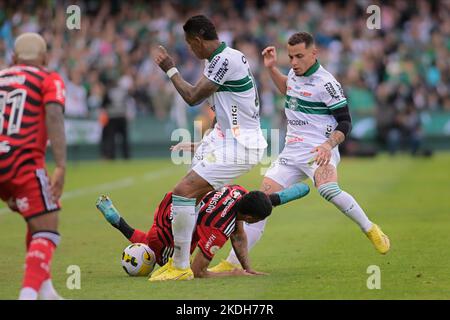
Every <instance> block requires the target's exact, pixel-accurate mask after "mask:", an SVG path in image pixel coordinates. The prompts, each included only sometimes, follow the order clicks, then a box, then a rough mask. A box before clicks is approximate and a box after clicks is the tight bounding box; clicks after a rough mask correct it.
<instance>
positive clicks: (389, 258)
mask: <svg viewBox="0 0 450 320" xmlns="http://www.w3.org/2000/svg"><path fill="white" fill-rule="evenodd" d="M449 163H450V154H437V155H436V156H435V157H433V158H431V159H413V158H409V157H406V156H399V157H395V158H390V157H388V156H379V157H377V158H375V159H348V158H346V159H343V160H342V161H341V164H340V166H339V174H340V186H341V187H342V189H344V190H346V191H348V192H349V193H351V194H352V195H353V196H354V197H355V198H356V199H357V201H358V202H359V203H360V205H361V206H362V207H363V208H364V209H365V211H366V212H367V213H368V215H369V217H370V218H371V219H372V220H373V221H375V222H376V223H378V224H379V225H380V226H381V227H382V228H383V230H384V231H385V232H386V233H387V234H388V235H389V236H390V239H391V243H392V249H391V251H390V252H389V254H388V255H386V256H381V255H379V254H378V253H377V252H376V251H375V249H374V248H373V247H372V244H371V243H370V242H369V240H368V239H367V238H366V236H365V235H364V234H363V233H362V232H361V231H360V230H359V228H358V227H357V226H356V225H355V224H354V223H353V222H351V221H350V220H349V219H348V218H347V217H345V216H344V215H343V214H342V213H341V212H339V211H338V210H337V209H336V208H335V207H334V206H333V205H331V204H329V203H327V202H326V201H325V200H323V199H322V198H320V196H319V195H318V193H317V192H316V190H315V189H312V191H311V193H310V194H309V195H308V196H307V197H306V198H305V199H302V200H299V201H296V202H293V203H290V204H288V205H286V206H284V207H279V208H277V209H275V210H274V212H273V214H272V216H271V217H270V219H269V222H268V224H267V227H266V231H265V233H264V236H263V238H262V240H261V241H260V242H259V243H258V245H257V246H256V247H255V248H254V250H253V251H252V252H251V255H250V257H251V261H252V264H253V266H254V268H255V269H256V270H260V271H265V272H268V273H270V275H268V276H258V277H244V278H242V277H238V278H225V279H198V280H197V279H196V280H194V281H188V282H164V283H150V282H148V281H147V279H146V278H131V277H128V276H127V275H126V274H125V272H124V271H123V270H122V268H121V265H120V256H121V253H122V249H123V248H124V247H125V246H126V245H127V244H128V243H127V241H126V239H124V238H123V237H122V235H121V234H119V233H118V231H117V230H115V229H113V228H112V227H111V226H109V225H108V224H107V223H106V221H105V220H104V219H103V217H102V216H101V215H100V213H99V212H97V210H96V209H95V206H94V203H95V200H96V198H97V196H98V195H100V194H102V193H106V194H108V195H110V196H111V198H112V199H113V200H114V201H115V203H116V206H117V207H118V209H119V210H120V211H121V212H122V214H123V215H124V217H126V219H127V221H128V222H129V223H130V224H131V225H133V226H134V227H137V228H140V229H144V230H145V231H146V230H147V229H148V228H149V227H150V225H151V222H152V218H153V212H154V208H155V207H156V205H157V204H158V203H159V201H160V200H161V199H162V197H163V195H164V193H165V192H166V191H168V190H170V189H171V188H172V187H173V186H174V185H175V183H176V182H177V180H179V179H180V178H181V177H182V175H183V174H184V173H185V171H186V167H183V166H175V165H173V164H172V163H171V162H170V160H145V161H130V162H115V163H105V162H81V163H76V164H70V166H69V167H68V174H67V180H66V188H65V198H64V200H63V207H64V210H63V211H62V213H61V215H60V232H61V234H62V243H61V245H60V247H59V248H58V250H57V251H56V253H55V256H54V262H53V265H52V269H53V279H54V280H53V281H54V285H55V287H56V289H57V290H58V291H59V293H60V294H61V295H62V296H63V297H65V298H68V299H450V248H449V247H450V179H449V177H450V166H449ZM261 179H262V176H261V175H260V170H259V169H254V170H252V172H250V173H248V174H246V175H245V176H243V177H242V178H240V179H239V180H238V181H237V182H238V183H240V184H242V185H243V186H245V187H247V188H249V189H255V188H258V187H259V184H260V182H261ZM308 183H310V182H308ZM0 206H1V207H0V253H1V257H2V258H1V259H0V299H16V298H17V296H18V292H19V289H20V284H21V280H22V271H23V262H24V256H25V249H24V235H25V223H24V222H23V221H22V219H21V218H20V216H18V215H16V214H12V213H10V212H8V211H7V209H5V206H4V204H1V205H0ZM229 248H230V244H229V243H228V244H227V245H226V247H225V248H223V249H222V250H221V251H220V252H219V253H218V255H217V257H216V258H215V260H214V261H213V264H215V263H216V262H218V261H220V259H221V258H224V257H225V256H226V255H227V254H228V251H229ZM70 265H77V266H79V267H80V270H81V289H79V290H76V289H75V290H69V289H68V288H67V287H66V281H67V278H68V277H69V276H70V274H68V273H67V268H68V267H69V266H70ZM371 265H376V266H379V267H380V270H381V289H379V290H377V289H374V290H369V289H368V288H367V285H366V283H367V279H368V277H369V276H370V274H368V273H367V268H368V267H369V266H371Z"/></svg>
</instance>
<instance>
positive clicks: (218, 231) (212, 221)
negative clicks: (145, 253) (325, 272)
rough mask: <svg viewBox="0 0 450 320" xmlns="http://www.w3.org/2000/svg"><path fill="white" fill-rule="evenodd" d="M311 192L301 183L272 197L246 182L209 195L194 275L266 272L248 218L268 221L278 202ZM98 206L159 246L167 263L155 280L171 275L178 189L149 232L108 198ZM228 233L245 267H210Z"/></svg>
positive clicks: (200, 220) (129, 232) (138, 239)
mask: <svg viewBox="0 0 450 320" xmlns="http://www.w3.org/2000/svg"><path fill="white" fill-rule="evenodd" d="M308 191H309V188H308V187H307V186H306V185H304V184H302V183H299V184H295V185H293V186H291V188H289V189H287V190H284V191H282V192H279V193H274V194H271V195H270V196H268V195H266V194H265V193H263V192H261V191H252V192H247V190H245V189H244V188H243V187H241V186H238V185H227V186H224V187H223V188H221V189H220V190H217V191H211V192H209V193H208V194H206V195H205V196H204V197H203V198H202V200H201V202H200V203H199V205H198V206H197V212H196V227H195V229H194V233H193V236H192V242H191V247H190V253H191V254H192V253H193V251H194V249H195V248H196V247H198V248H199V251H198V253H197V254H196V256H195V258H194V259H193V262H192V265H191V269H192V271H193V273H194V276H195V277H196V278H205V277H219V276H233V275H257V274H261V273H259V272H257V271H254V270H253V269H252V268H251V266H250V262H249V258H248V250H247V237H246V234H245V232H244V227H243V223H244V222H246V223H249V224H251V223H255V222H258V221H261V220H264V219H266V218H267V217H268V216H269V215H270V214H271V212H272V206H276V205H280V204H283V203H286V202H289V201H292V200H295V199H299V198H301V197H303V196H305V195H306V194H307V193H308ZM96 206H97V208H98V209H99V210H100V212H101V213H102V214H103V215H104V217H105V218H106V220H107V221H108V222H109V223H111V225H112V226H114V227H115V228H117V229H118V230H120V232H121V233H122V234H123V235H124V236H125V237H126V238H127V239H128V240H130V242H132V243H145V244H147V245H148V246H149V247H150V249H151V250H152V251H153V252H152V254H153V255H154V258H155V259H154V260H155V261H156V263H158V264H159V265H160V266H162V267H161V268H159V269H158V270H157V271H155V272H153V274H152V275H151V277H150V279H149V280H150V281H161V280H166V278H165V276H167V273H168V271H169V270H170V266H171V265H172V263H173V260H172V259H171V256H172V255H173V252H174V238H173V225H172V219H173V206H172V192H169V193H167V194H166V195H165V197H164V199H163V200H162V201H161V203H160V204H159V206H158V208H157V209H156V211H155V214H154V220H153V225H152V227H151V228H150V230H149V231H148V232H147V233H145V232H143V231H140V230H137V229H134V228H132V227H130V226H129V225H128V224H127V223H126V222H125V220H124V218H123V217H122V216H121V215H120V213H119V212H118V210H117V209H116V208H115V207H114V205H113V203H112V201H111V200H110V199H109V198H108V197H106V196H101V197H100V198H99V199H98V200H97V203H96ZM228 238H230V240H231V243H232V246H233V248H234V250H235V252H236V255H237V257H238V259H239V262H240V264H241V265H242V266H243V269H240V268H239V269H236V270H227V271H224V272H219V273H211V272H209V271H208V270H207V268H208V266H209V263H210V261H211V260H212V258H213V257H214V254H215V253H216V252H217V251H218V250H219V249H220V248H221V247H222V246H223V245H224V244H225V242H226V241H227V240H228ZM169 276H170V275H169ZM180 277H181V279H183V280H190V279H189V278H187V277H183V274H182V275H180Z"/></svg>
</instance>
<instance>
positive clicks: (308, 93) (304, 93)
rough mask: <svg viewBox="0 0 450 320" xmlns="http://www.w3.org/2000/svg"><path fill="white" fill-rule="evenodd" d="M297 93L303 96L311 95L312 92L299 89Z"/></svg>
mask: <svg viewBox="0 0 450 320" xmlns="http://www.w3.org/2000/svg"><path fill="white" fill-rule="evenodd" d="M299 94H300V95H301V96H303V97H311V96H312V93H311V92H308V91H299Z"/></svg>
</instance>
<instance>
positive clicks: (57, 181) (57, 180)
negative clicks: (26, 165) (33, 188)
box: [50, 167, 65, 202]
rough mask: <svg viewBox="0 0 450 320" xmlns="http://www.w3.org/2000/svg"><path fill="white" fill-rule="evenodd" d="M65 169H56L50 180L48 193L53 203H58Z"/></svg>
mask: <svg viewBox="0 0 450 320" xmlns="http://www.w3.org/2000/svg"><path fill="white" fill-rule="evenodd" d="M64 175H65V169H64V168H61V167H56V168H55V170H54V171H53V175H52V178H51V179H50V191H51V193H52V197H53V201H55V202H56V201H58V200H59V198H61V195H62V192H63V188H64Z"/></svg>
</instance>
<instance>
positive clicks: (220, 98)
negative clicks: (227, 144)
mask: <svg viewBox="0 0 450 320" xmlns="http://www.w3.org/2000/svg"><path fill="white" fill-rule="evenodd" d="M203 74H204V75H205V77H207V78H208V79H209V80H211V81H213V82H214V83H216V84H218V85H219V86H220V87H219V89H218V90H217V91H216V92H215V93H214V94H213V95H212V96H210V97H209V98H208V102H209V104H210V106H211V108H212V109H213V110H214V112H215V114H216V119H217V124H218V126H219V129H220V130H221V131H222V132H223V133H224V135H225V136H226V137H232V138H234V139H236V140H237V141H238V142H239V143H240V144H241V145H243V146H244V147H245V148H248V149H261V148H266V147H267V142H266V140H265V138H264V136H263V135H262V131H261V126H260V120H259V97H258V92H257V89H256V83H255V80H254V78H253V76H252V73H251V71H250V66H249V63H248V61H247V59H246V58H245V56H244V54H243V53H242V52H240V51H238V50H235V49H232V48H230V47H227V46H226V44H225V43H224V42H222V44H221V45H220V46H219V47H218V48H217V50H216V51H215V52H214V53H213V54H212V55H211V57H210V58H209V59H208V60H207V61H206V63H205V69H204V72H203Z"/></svg>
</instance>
